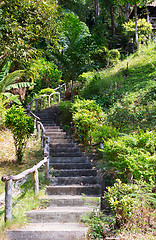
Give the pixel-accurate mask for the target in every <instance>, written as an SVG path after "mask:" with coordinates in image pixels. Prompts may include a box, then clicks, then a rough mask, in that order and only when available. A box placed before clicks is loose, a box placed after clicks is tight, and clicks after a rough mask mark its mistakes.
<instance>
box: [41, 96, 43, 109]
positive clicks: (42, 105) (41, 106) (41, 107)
mask: <svg viewBox="0 0 156 240" xmlns="http://www.w3.org/2000/svg"><path fill="white" fill-rule="evenodd" d="M42 107H43V98H42V97H41V110H42Z"/></svg>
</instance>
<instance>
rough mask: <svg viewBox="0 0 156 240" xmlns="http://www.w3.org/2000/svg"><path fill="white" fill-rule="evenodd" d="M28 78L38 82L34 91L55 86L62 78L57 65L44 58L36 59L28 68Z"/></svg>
mask: <svg viewBox="0 0 156 240" xmlns="http://www.w3.org/2000/svg"><path fill="white" fill-rule="evenodd" d="M27 74H28V78H29V79H30V80H31V81H32V82H34V83H36V85H35V87H34V91H35V92H36V93H37V92H39V91H40V90H41V89H42V88H49V87H53V88H55V87H56V86H57V85H58V83H59V81H60V78H61V75H62V73H61V71H60V70H58V69H57V66H56V65H55V64H54V63H52V62H48V61H46V60H44V59H43V58H41V59H37V60H34V61H33V62H32V64H31V66H30V68H29V70H28V73H27Z"/></svg>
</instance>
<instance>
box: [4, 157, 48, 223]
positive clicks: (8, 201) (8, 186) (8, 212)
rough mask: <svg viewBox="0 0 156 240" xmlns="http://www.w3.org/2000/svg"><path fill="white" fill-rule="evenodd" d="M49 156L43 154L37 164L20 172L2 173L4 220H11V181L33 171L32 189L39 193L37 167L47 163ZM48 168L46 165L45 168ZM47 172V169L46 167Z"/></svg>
mask: <svg viewBox="0 0 156 240" xmlns="http://www.w3.org/2000/svg"><path fill="white" fill-rule="evenodd" d="M48 157H49V156H45V157H44V160H42V161H40V162H39V163H38V164H37V165H35V166H33V167H32V168H30V169H27V170H25V171H23V172H22V173H20V174H18V175H15V176H10V175H4V176H2V179H1V180H2V181H3V182H5V216H4V220H5V222H7V221H12V185H13V183H12V182H13V181H18V180H20V179H22V178H25V177H26V176H27V175H28V174H31V173H33V189H34V193H35V195H37V194H38V193H39V179H38V168H40V167H41V166H42V165H43V164H45V163H46V165H48V164H49V159H48ZM47 169H48V168H47V167H46V170H47ZM48 174H49V169H48Z"/></svg>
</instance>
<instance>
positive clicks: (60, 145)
mask: <svg viewBox="0 0 156 240" xmlns="http://www.w3.org/2000/svg"><path fill="white" fill-rule="evenodd" d="M49 146H50V148H52V149H53V148H54V149H56V148H58V149H59V148H72V147H76V143H72V142H68V143H50V144H49Z"/></svg>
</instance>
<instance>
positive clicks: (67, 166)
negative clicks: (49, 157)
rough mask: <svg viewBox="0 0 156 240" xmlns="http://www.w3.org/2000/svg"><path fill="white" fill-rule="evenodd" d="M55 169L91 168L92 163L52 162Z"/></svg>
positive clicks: (51, 164)
mask: <svg viewBox="0 0 156 240" xmlns="http://www.w3.org/2000/svg"><path fill="white" fill-rule="evenodd" d="M50 167H52V168H54V169H82V168H83V169H91V168H92V164H91V163H50Z"/></svg>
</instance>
